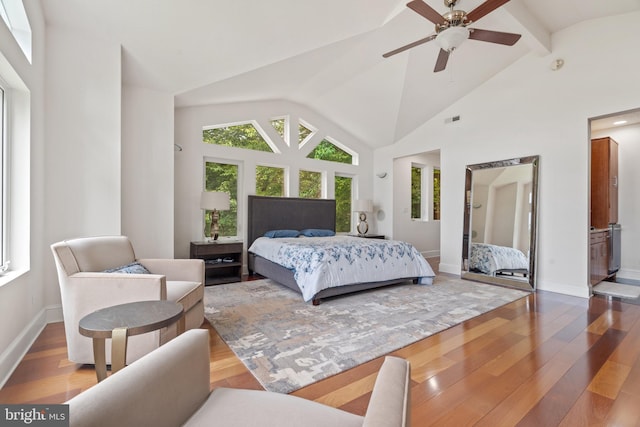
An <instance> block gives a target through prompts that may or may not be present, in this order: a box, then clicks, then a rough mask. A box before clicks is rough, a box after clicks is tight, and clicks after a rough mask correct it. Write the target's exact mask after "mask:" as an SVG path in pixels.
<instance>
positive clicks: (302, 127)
mask: <svg viewBox="0 0 640 427" xmlns="http://www.w3.org/2000/svg"><path fill="white" fill-rule="evenodd" d="M314 133H316V130H315V129H313V127H312V126H310V125H308V124H307V123H304V122H303V121H302V120H300V122H299V123H298V143H299V144H298V145H299V146H300V147H301V146H302V145H304V143H305V142H307V141H308V140H309V139H310V138H311V137H312V136H313V134H314Z"/></svg>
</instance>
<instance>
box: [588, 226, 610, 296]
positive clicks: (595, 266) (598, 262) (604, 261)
mask: <svg viewBox="0 0 640 427" xmlns="http://www.w3.org/2000/svg"><path fill="white" fill-rule="evenodd" d="M589 249H590V250H589V253H590V259H589V261H590V262H589V265H590V269H591V272H590V276H591V278H590V279H591V284H592V285H595V284H596V283H600V282H601V281H603V280H604V279H606V278H607V275H608V273H609V231H608V230H602V231H592V232H591V245H590V248H589Z"/></svg>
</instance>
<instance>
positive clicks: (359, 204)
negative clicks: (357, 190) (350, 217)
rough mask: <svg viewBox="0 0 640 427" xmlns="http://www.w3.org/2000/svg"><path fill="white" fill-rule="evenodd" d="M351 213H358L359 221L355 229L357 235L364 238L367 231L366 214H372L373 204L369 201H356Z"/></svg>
mask: <svg viewBox="0 0 640 427" xmlns="http://www.w3.org/2000/svg"><path fill="white" fill-rule="evenodd" d="M353 211H354V212H358V213H359V217H358V218H359V221H358V226H357V227H356V229H357V230H358V234H359V235H361V236H364V235H365V234H367V231H369V224H367V212H373V202H372V201H371V200H369V199H358V200H356V202H355V203H354V205H353Z"/></svg>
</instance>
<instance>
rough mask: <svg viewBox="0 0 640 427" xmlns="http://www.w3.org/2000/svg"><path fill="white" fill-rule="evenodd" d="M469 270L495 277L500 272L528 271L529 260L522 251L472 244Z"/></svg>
mask: <svg viewBox="0 0 640 427" xmlns="http://www.w3.org/2000/svg"><path fill="white" fill-rule="evenodd" d="M469 268H470V269H474V270H478V271H481V272H483V273H485V274H490V275H492V276H495V274H496V272H497V271H500V270H519V269H523V270H528V269H529V259H528V258H527V256H526V255H525V254H524V253H522V251H520V250H518V249H515V248H509V247H506V246H497V245H489V244H487V243H472V244H471V253H470V255H469Z"/></svg>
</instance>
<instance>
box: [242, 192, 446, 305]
mask: <svg viewBox="0 0 640 427" xmlns="http://www.w3.org/2000/svg"><path fill="white" fill-rule="evenodd" d="M247 212H248V218H247V219H248V221H247V226H248V230H247V240H248V241H247V246H248V248H249V251H248V258H247V261H248V267H249V273H258V274H260V275H262V276H264V277H267V278H269V279H271V280H274V281H276V282H278V283H280V284H282V285H284V286H287V287H289V288H291V289H293V290H295V291H296V292H298V293H300V294H301V295H302V296H303V298H304V300H305V301H311V302H312V303H313V304H314V305H318V304H319V303H320V301H321V300H322V299H324V298H328V297H333V296H337V295H343V294H347V293H352V292H357V291H361V290H365V289H372V288H377V287H381V286H387V285H391V284H397V283H402V282H411V281H412V282H414V283H423V284H430V283H432V280H433V277H434V273H433V270H432V269H431V267H430V266H429V264H428V263H427V262H426V260H425V259H424V258H423V257H422V256H421V255H420V254H419V252H417V250H416V249H415V248H414V247H413V246H412V245H410V244H408V243H405V242H396V241H390V240H382V239H364V238H359V237H350V236H336V237H335V238H330V237H317V238H316V237H297V238H293V237H292V238H283V239H268V238H264V234H265V233H266V232H268V231H272V230H304V229H315V230H335V222H336V209H335V200H328V199H301V198H289V197H262V196H249V198H248V206H247ZM265 239H266V240H272V241H278V242H277V243H278V244H281V243H282V244H286V243H291V241H292V242H293V244H294V246H296V245H297V246H298V247H303V250H305V251H307V254H311V253H313V250H314V249H311V248H310V247H309V245H311V244H312V243H313V241H316V242H318V241H319V242H321V246H324V247H325V249H327V247H328V248H329V249H328V250H329V251H333V252H332V254H335V253H337V252H336V251H342V252H341V253H342V254H345V253H348V254H349V255H348V256H347V257H349V256H351V255H353V254H354V253H358V252H362V251H365V252H368V253H369V254H371V253H373V252H377V253H389V254H392V255H393V257H396V255H398V254H399V253H402V255H403V256H405V255H406V256H408V257H409V258H412V259H413V261H414V262H415V263H416V265H415V266H406V265H405V266H406V267H407V268H408V270H406V269H404V270H403V269H401V270H399V273H398V274H395V275H389V274H388V273H389V272H388V271H387V269H386V268H385V269H384V272H385V275H386V277H385V276H384V275H382V274H380V270H378V274H376V275H374V276H371V275H369V276H367V279H366V280H361V279H359V278H358V277H361V276H359V275H358V274H359V273H357V272H354V271H350V272H349V273H348V274H346V277H347V278H348V281H347V282H341V283H328V282H331V281H333V273H331V272H327V271H323V272H321V273H315V276H314V279H315V280H316V282H320V284H319V288H317V289H310V288H309V287H308V286H307V285H308V283H307V284H304V285H303V287H302V288H301V287H300V285H299V283H298V280H297V277H298V278H300V276H301V274H302V273H301V272H300V271H296V268H297V267H296V266H293V264H287V266H283V265H280V264H278V263H277V262H275V261H272V260H269V259H267V258H266V257H265V256H261V255H258V254H256V253H255V251H259V250H260V249H259V246H261V243H260V242H261V241H262V242H264V240H265ZM331 240H335V241H336V242H340V244H341V245H343V246H342V248H343V249H335V248H332V247H331V245H329V241H331ZM256 241H257V243H256ZM287 241H289V242H287ZM344 245H346V248H347V249H345V246H344ZM268 251H271V252H279V251H280V250H279V249H274V248H271V249H268ZM283 251H284V253H289V254H292V253H294V252H287V251H294V249H293V248H291V247H289V248H287V249H283ZM345 251H346V252H345ZM385 251H386V252H385ZM281 253H282V252H281ZM310 256H311V255H308V256H307V255H305V256H297V258H300V259H307V260H308V259H309V257H310ZM316 256H317V255H316ZM285 258H296V256H288V257H285ZM369 258H373V257H372V256H369ZM376 260H377V262H378V266H377V267H378V268H379V267H380V264H381V263H383V262H384V261H383V260H382V259H380V258H376ZM370 261H373V260H370ZM349 263H350V264H351V266H352V267H353V268H355V269H359V270H361V271H364V272H365V273H366V272H367V271H368V272H369V273H371V269H373V268H376V267H375V266H373V267H371V269H370V268H363V266H364V265H365V264H364V261H362V260H356V261H354V260H351V261H350V262H349ZM396 264H398V263H396ZM404 264H407V263H404ZM298 267H299V266H298ZM307 267H309V264H307V265H306V266H305V267H302V268H303V269H304V268H307ZM385 267H386V264H385ZM342 268H347V267H345V266H344V265H342ZM411 269H413V270H411ZM407 271H411V274H408V273H407ZM296 273H298V274H296ZM311 275H312V276H313V273H311ZM341 276H342V274H341ZM391 276H393V277H391ZM329 277H332V279H331V280H328V279H327V278H329ZM372 277H373V278H372ZM325 279H327V280H325ZM325 282H326V283H325Z"/></svg>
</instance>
